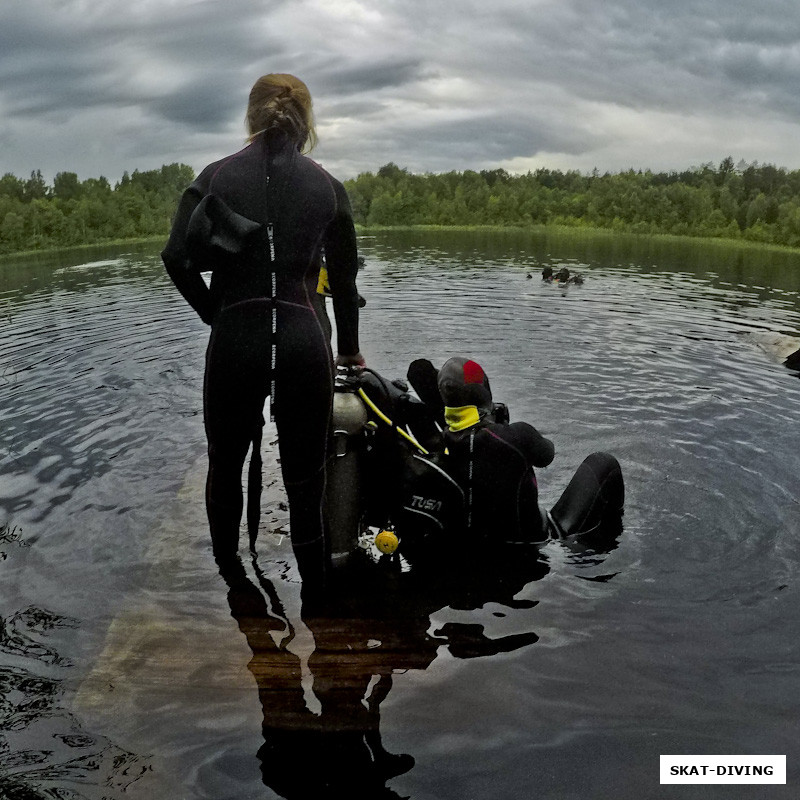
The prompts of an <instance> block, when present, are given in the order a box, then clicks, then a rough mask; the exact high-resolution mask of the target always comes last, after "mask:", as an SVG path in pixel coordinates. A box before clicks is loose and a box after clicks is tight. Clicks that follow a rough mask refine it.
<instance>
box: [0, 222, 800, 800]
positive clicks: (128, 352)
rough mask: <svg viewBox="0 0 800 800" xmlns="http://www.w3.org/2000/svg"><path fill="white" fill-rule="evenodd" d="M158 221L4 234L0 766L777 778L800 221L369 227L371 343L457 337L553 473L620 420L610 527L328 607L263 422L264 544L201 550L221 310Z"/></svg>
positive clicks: (542, 785) (382, 580)
mask: <svg viewBox="0 0 800 800" xmlns="http://www.w3.org/2000/svg"><path fill="white" fill-rule="evenodd" d="M157 249H158V248H157V246H152V247H149V248H141V249H139V250H136V251H133V250H128V251H126V252H120V251H107V250H98V251H97V252H92V253H91V254H90V255H89V256H86V255H85V254H83V255H78V256H69V255H65V256H63V257H61V258H60V259H56V260H55V261H53V260H46V261H44V262H38V261H35V260H33V261H28V262H25V263H7V262H4V263H3V264H1V265H0V325H1V326H2V333H3V336H2V338H0V432H1V433H2V440H1V441H0V528H1V529H2V536H0V572H2V584H0V585H2V599H3V608H2V613H0V617H2V631H1V632H2V641H1V642H0V681H1V684H0V685H2V692H1V693H0V701H1V702H2V712H0V741H2V744H1V745H0V785H1V786H2V789H0V794H2V795H3V796H8V797H9V798H28V797H42V798H45V797H46V798H55V797H60V798H73V799H74V798H83V797H85V798H92V799H94V798H97V800H101V799H102V798H104V797H107V798H115V800H121V798H122V797H126V798H145V799H146V800H151V799H152V798H157V799H158V800H160V799H161V798H172V797H180V796H186V797H192V798H193V800H197V799H202V798H209V799H210V800H225V798H236V800H242V799H243V798H264V797H286V798H290V797H299V796H304V794H303V793H304V792H305V796H308V793H309V792H311V791H312V790H313V792H314V794H315V796H316V795H317V794H318V795H320V796H325V794H324V792H325V791H326V790H327V789H326V787H330V786H339V785H346V786H349V789H348V791H349V792H350V794H351V796H358V794H359V793H360V794H361V795H363V796H377V797H380V796H386V797H392V796H400V797H408V796H412V797H414V798H415V800H427V798H436V800H449V798H463V797H472V796H474V797H482V798H506V797H529V796H538V797H542V798H578V797H580V798H590V800H591V799H592V798H605V797H611V796H613V797H617V798H640V797H649V796H654V792H656V791H657V790H654V789H653V787H654V785H656V783H657V771H656V770H657V767H655V766H653V765H654V764H657V762H658V755H659V754H660V753H671V752H675V753H680V752H685V753H703V752H710V753H713V752H719V753H737V752H744V753H759V752H761V753H786V754H787V755H788V756H789V757H788V759H787V763H788V765H789V767H788V768H789V785H788V787H773V788H774V793H773V794H771V796H774V797H779V798H783V797H788V796H792V794H791V793H789V794H785V793H783V794H782V793H781V792H782V790H783V789H784V788H785V789H786V790H787V792H788V791H789V790H790V789H791V788H792V783H796V782H797V780H798V778H800V776H799V775H798V773H797V767H796V766H793V765H796V764H798V763H800V758H798V756H800V753H798V752H797V741H798V740H800V731H798V726H797V720H798V719H800V706H799V705H798V702H799V701H798V700H797V692H796V683H797V679H798V677H800V671H799V670H798V666H797V665H798V664H800V653H798V646H797V643H796V639H795V638H792V637H787V631H791V630H793V629H794V626H795V618H796V608H797V601H798V587H800V581H799V580H798V578H799V577H800V571H799V570H798V564H800V545H798V539H797V535H796V534H797V532H798V531H799V530H800V491H799V490H798V485H797V481H796V475H797V474H798V472H800V454H798V451H797V448H796V446H795V444H794V442H793V440H792V437H791V436H790V435H789V434H790V432H791V431H792V430H794V427H795V425H796V420H797V415H798V411H799V410H800V382H798V381H797V377H796V375H797V374H796V372H792V371H790V370H788V369H786V368H784V367H782V366H781V364H780V363H777V361H773V360H771V359H770V358H769V357H768V356H767V354H765V352H764V347H767V346H768V342H769V341H772V338H771V337H773V336H784V337H785V336H788V337H797V336H798V335H800V268H798V267H799V266H800V264H798V259H797V256H796V255H794V254H790V253H788V252H787V253H783V252H767V251H758V250H736V249H733V250H732V249H726V248H725V247H723V246H721V245H710V246H707V245H703V244H700V243H694V242H690V243H674V242H668V241H666V240H661V239H653V240H648V239H635V238H617V237H610V236H603V237H599V238H597V237H595V238H589V237H577V238H576V237H567V238H564V237H563V236H553V235H550V236H543V235H540V234H531V233H526V232H519V233H511V234H497V233H483V232H478V233H475V234H465V233H454V232H441V233H431V234H424V235H423V234H419V233H415V234H380V235H377V236H367V237H364V238H363V240H362V243H361V251H362V253H363V254H364V255H365V257H366V261H367V266H366V268H365V269H364V270H363V271H362V272H361V273H360V279H359V288H360V290H361V293H362V294H364V295H365V297H366V298H367V306H366V308H365V309H364V312H363V329H364V335H363V349H364V351H365V354H366V355H367V358H368V361H369V363H370V364H371V365H372V366H374V367H375V368H376V369H378V370H379V371H381V372H382V373H383V374H385V375H387V376H389V377H399V376H401V375H403V374H404V372H405V369H406V368H407V366H408V364H409V362H410V361H411V360H412V359H414V358H417V357H420V356H423V357H427V358H430V359H431V360H432V361H433V362H434V364H436V365H437V366H438V365H440V364H441V363H442V362H443V361H444V360H445V359H446V358H448V357H450V356H451V355H454V354H461V355H469V356H472V357H474V358H476V359H477V360H478V361H479V362H480V363H481V364H482V365H483V366H484V367H485V368H486V369H487V372H488V373H489V375H490V378H491V380H492V387H493V389H494V393H495V395H496V397H497V399H498V400H501V401H503V402H506V403H507V404H508V405H509V408H510V410H511V415H512V419H515V420H519V419H522V420H526V421H529V422H531V423H532V424H534V425H535V426H536V427H537V428H539V429H540V430H541V431H542V432H543V433H544V434H545V435H546V436H548V438H551V439H552V440H553V441H554V442H555V445H556V459H555V461H554V462H553V464H552V465H551V466H550V467H549V468H548V469H546V470H542V471H540V473H539V484H540V493H541V497H542V502H543V504H545V505H552V503H553V502H554V501H555V500H556V499H557V497H558V496H559V495H560V493H561V491H562V490H563V488H564V486H565V485H566V482H567V481H568V479H569V477H570V476H571V475H572V473H573V472H574V470H575V468H576V467H577V465H578V464H579V463H580V461H581V460H582V459H583V458H584V456H586V455H587V454H588V453H590V452H593V451H596V450H607V451H610V452H613V453H614V454H615V455H616V456H617V457H618V458H619V460H620V462H621V463H622V467H623V472H624V474H625V479H626V488H627V506H626V515H625V532H624V534H623V536H622V537H621V539H620V540H619V542H612V543H607V544H606V546H605V547H595V548H585V549H584V548H581V547H580V546H578V544H577V543H571V545H570V546H569V547H567V546H566V545H565V544H562V543H556V542H553V543H550V544H548V545H546V546H545V547H543V548H542V550H541V552H540V553H537V554H529V555H528V557H519V556H516V557H515V558H513V559H512V560H511V562H510V563H508V562H503V563H500V564H492V563H490V561H489V556H488V554H486V553H472V552H467V553H460V552H458V548H457V547H456V553H455V555H454V559H453V562H452V563H448V564H446V565H442V566H441V569H440V570H438V571H437V572H436V574H435V575H434V576H433V579H430V577H429V579H428V580H426V581H424V582H421V581H422V579H421V577H420V576H417V577H414V575H413V574H410V575H409V574H405V573H404V574H402V575H397V574H396V573H393V572H391V571H389V573H388V574H386V573H384V572H383V571H382V570H381V571H379V570H377V569H376V570H372V571H371V572H369V573H367V574H366V575H359V576H352V580H351V581H350V582H349V584H348V585H347V586H346V587H345V589H346V591H345V590H343V591H342V592H341V593H340V594H338V595H337V597H338V600H337V602H336V604H335V605H334V606H333V607H332V608H329V609H328V610H327V612H326V613H325V614H321V613H320V612H319V610H318V609H317V608H315V607H313V606H309V604H308V602H305V603H303V598H302V597H301V591H300V585H299V582H298V579H297V575H296V571H295V568H294V564H293V560H292V556H291V547H290V546H289V543H288V541H287V539H286V531H287V514H286V510H285V505H283V504H284V497H283V494H282V492H281V489H280V481H279V480H278V464H277V454H276V448H275V446H274V429H268V431H267V436H266V437H265V452H264V456H265V466H264V477H265V493H264V497H263V500H262V522H261V531H260V535H259V539H258V552H257V557H256V558H255V559H254V560H251V559H246V561H245V563H244V565H243V567H242V571H241V572H239V573H237V574H226V575H224V576H220V575H219V574H218V573H217V572H216V568H215V567H214V564H213V559H212V558H211V554H210V545H209V541H208V535H207V530H206V523H205V518H204V516H205V515H204V509H203V490H202V486H203V479H204V455H203V453H204V447H205V442H204V436H203V429H202V419H201V395H200V390H201V381H202V366H203V351H204V347H205V340H206V336H207V330H206V329H205V327H204V326H203V325H202V323H200V322H199V321H198V320H196V319H195V318H194V317H193V315H192V313H191V311H190V310H189V309H187V308H186V307H185V305H184V304H183V302H182V300H181V299H180V297H178V296H177V293H175V292H174V290H173V289H172V287H171V285H170V284H169V282H168V281H167V279H166V278H165V276H164V274H163V270H162V268H161V267H160V264H159V261H158V256H157ZM546 265H550V266H552V267H554V268H558V267H560V266H562V265H565V266H568V267H569V268H570V269H571V270H574V271H578V272H581V273H583V275H584V278H585V284H584V285H583V286H569V287H566V288H565V287H559V286H554V285H549V284H545V283H543V282H542V281H541V280H540V277H539V275H540V272H541V269H542V267H543V266H546ZM528 275H530V276H531V277H530V278H528V277H527V276H528ZM244 541H245V537H243V542H244ZM313 765H316V768H315V769H314V768H312V766H313ZM715 788H718V787H704V792H703V793H702V794H695V795H689V794H687V796H692V797H703V798H706V797H708V798H712V800H716V798H721V797H728V796H730V795H726V794H724V793H721V792H720V791H715ZM723 788H724V787H723ZM771 791H772V790H771ZM741 796H742V797H745V796H747V797H757V796H759V795H757V794H756V795H744V794H743V795H741Z"/></svg>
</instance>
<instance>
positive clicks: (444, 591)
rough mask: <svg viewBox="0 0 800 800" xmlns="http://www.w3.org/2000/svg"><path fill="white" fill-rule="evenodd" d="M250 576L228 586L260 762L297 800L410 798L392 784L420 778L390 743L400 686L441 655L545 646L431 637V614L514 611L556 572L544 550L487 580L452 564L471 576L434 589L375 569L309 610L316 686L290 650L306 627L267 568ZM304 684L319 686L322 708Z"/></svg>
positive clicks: (474, 636) (237, 576) (387, 568)
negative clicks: (258, 710) (408, 776)
mask: <svg viewBox="0 0 800 800" xmlns="http://www.w3.org/2000/svg"><path fill="white" fill-rule="evenodd" d="M239 566H240V569H238V570H235V569H229V570H228V571H226V572H225V573H224V575H223V577H224V578H225V581H226V583H227V585H228V587H229V590H228V602H229V605H230V609H231V614H232V615H233V617H234V619H235V620H236V622H237V623H238V626H239V629H240V631H241V632H242V633H243V634H244V635H245V637H246V639H247V644H248V646H249V647H250V649H251V651H252V654H253V657H252V659H251V660H250V662H249V664H248V669H249V670H250V672H251V673H252V674H253V676H254V678H255V679H256V684H257V686H258V693H259V699H260V701H261V707H262V711H263V723H262V732H263V735H264V744H263V746H262V747H261V748H260V749H259V752H258V757H259V760H260V761H261V763H262V775H263V780H264V783H265V784H266V785H267V786H269V787H271V788H273V789H274V790H275V791H276V792H278V794H279V795H280V796H281V797H286V798H307V797H320V796H323V797H324V796H331V797H334V796H347V797H365V798H366V797H370V798H372V797H375V798H377V797H399V795H398V794H396V793H395V792H393V791H392V790H391V789H389V788H387V786H386V781H387V780H389V779H391V778H394V777H396V776H398V775H401V774H404V773H406V772H408V771H409V770H410V769H412V768H413V766H414V757H413V755H412V754H408V753H399V754H393V753H390V752H388V751H387V750H386V748H385V747H384V744H383V740H382V737H381V731H380V705H381V703H382V702H383V701H384V700H385V698H386V697H387V696H388V694H389V692H390V690H391V688H392V679H393V675H394V674H395V673H403V672H406V671H407V670H424V669H426V668H427V667H428V666H429V665H430V664H431V662H432V661H433V660H434V659H435V658H436V657H437V653H438V652H439V651H440V648H444V649H446V650H447V651H449V653H450V655H452V656H453V657H455V658H460V659H468V658H478V657H489V656H494V655H497V654H499V653H507V652H511V651H513V650H517V649H519V648H523V647H526V646H528V645H531V644H533V643H534V642H536V641H537V639H538V637H537V635H536V634H535V633H534V632H532V631H529V632H524V633H516V634H511V635H507V636H503V637H500V638H497V639H492V638H489V637H487V636H486V635H485V633H484V630H483V626H482V625H480V624H470V623H464V622H448V623H445V624H444V625H442V626H441V627H435V626H434V627H435V629H433V630H430V628H431V622H430V614H431V613H432V612H433V611H435V610H437V609H439V608H441V607H442V606H443V605H448V604H449V605H451V606H453V607H456V608H474V607H475V606H476V605H477V606H481V605H483V604H484V602H492V601H496V602H498V603H501V600H500V599H499V597H502V598H503V599H505V600H506V601H507V602H509V603H511V604H512V606H513V604H514V601H513V596H514V595H515V594H516V593H517V592H518V591H519V590H520V589H522V588H523V587H524V586H525V585H526V584H527V583H529V582H531V581H533V580H536V579H538V578H540V577H542V576H543V575H544V574H546V572H547V565H546V562H545V561H544V560H542V559H540V558H539V557H538V554H537V552H536V551H535V549H533V548H531V549H530V550H528V551H527V552H524V553H515V554H514V557H513V558H508V559H507V560H505V561H504V563H503V564H502V565H501V564H496V565H492V566H489V565H487V564H484V565H483V569H482V570H481V572H480V574H479V575H478V574H471V575H470V574H469V573H468V571H467V567H468V565H463V567H459V566H457V565H456V564H450V565H449V567H450V568H451V569H453V570H456V569H461V570H463V571H462V572H461V574H451V575H449V576H448V575H444V576H443V575H440V576H439V580H438V581H436V582H435V584H434V585H431V584H430V582H429V581H426V582H420V581H419V580H417V581H414V580H413V579H412V578H411V577H410V576H409V575H407V574H402V573H400V571H399V568H397V569H393V568H392V566H391V565H390V564H382V565H381V567H382V569H375V568H374V567H372V568H370V567H368V566H367V565H364V567H363V568H362V571H361V572H358V571H356V572H355V573H354V574H351V575H348V576H347V578H346V580H347V582H348V583H349V584H351V585H350V586H348V587H342V588H341V590H340V592H339V594H338V595H337V596H334V597H332V598H328V600H327V601H326V602H325V604H324V605H322V606H320V607H319V608H315V607H313V605H312V607H311V608H310V609H309V607H308V605H306V606H304V609H303V613H302V614H301V618H302V622H303V624H304V625H305V626H306V627H307V628H308V630H309V631H310V632H311V634H312V635H313V640H314V649H313V651H312V652H311V654H310V656H309V657H308V660H307V662H306V664H305V666H306V667H307V674H306V675H304V669H303V667H304V664H303V661H302V659H301V658H299V657H298V655H297V654H296V653H293V652H292V650H291V648H290V645H291V644H292V641H293V640H294V638H295V636H296V631H295V629H294V623H293V621H292V619H291V618H290V616H289V615H287V613H286V611H285V610H284V608H283V607H282V604H281V601H280V598H279V596H278V594H277V592H276V591H275V587H274V586H273V584H272V583H271V582H270V581H269V580H268V579H267V578H266V576H265V575H264V573H263V572H262V571H261V569H260V568H259V567H258V564H257V562H256V561H254V564H253V566H254V575H255V577H256V580H255V581H254V580H253V579H251V578H250V577H248V574H247V572H246V571H245V569H244V567H243V566H241V565H239ZM473 570H474V565H473ZM442 578H445V579H444V580H442ZM493 584H495V589H496V590H497V591H499V593H500V596H499V597H496V596H495V595H494V594H493V592H492V585H493ZM517 605H518V606H521V607H528V606H531V605H533V604H532V603H530V602H527V603H525V602H521V601H518V602H517ZM304 684H305V686H309V685H310V686H313V697H314V701H315V702H314V704H313V708H312V707H309V703H308V700H307V692H306V690H305V689H304ZM311 758H313V762H314V765H313V769H311V768H310V765H309V759H311Z"/></svg>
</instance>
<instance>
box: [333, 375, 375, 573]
mask: <svg viewBox="0 0 800 800" xmlns="http://www.w3.org/2000/svg"><path fill="white" fill-rule="evenodd" d="M359 386H360V381H359V378H358V374H357V373H356V372H355V371H351V370H348V369H346V368H340V369H338V370H337V375H336V381H335V383H334V393H333V413H332V416H331V432H332V447H331V450H330V455H329V457H328V464H327V480H326V487H325V517H326V526H327V532H328V541H329V545H330V554H331V563H332V565H333V566H334V567H337V566H341V565H343V564H344V563H345V562H346V561H347V559H348V557H349V556H350V554H351V553H352V552H354V551H355V550H356V548H357V545H358V536H359V533H360V524H361V517H362V514H363V493H364V487H363V479H362V465H361V461H362V450H363V437H364V430H365V427H366V425H367V422H368V416H367V409H366V406H365V405H364V403H363V402H362V400H361V398H360V397H359V395H358V389H359Z"/></svg>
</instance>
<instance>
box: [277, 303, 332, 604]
mask: <svg viewBox="0 0 800 800" xmlns="http://www.w3.org/2000/svg"><path fill="white" fill-rule="evenodd" d="M281 310H282V312H283V314H282V322H283V326H282V329H281V335H280V339H279V342H278V381H277V386H276V389H275V393H276V398H275V423H276V425H277V428H278V446H279V449H280V456H281V471H282V473H283V482H284V486H285V488H286V494H287V497H288V500H289V527H290V532H291V540H292V549H293V551H294V554H295V558H296V559H297V566H298V569H299V571H300V576H301V578H302V580H303V583H304V584H305V585H306V587H307V588H312V587H316V588H319V587H321V586H322V584H323V582H324V579H325V573H326V567H327V559H328V554H327V543H326V538H325V534H324V532H325V526H324V517H323V498H324V494H325V458H326V455H327V446H328V427H329V422H330V415H331V404H332V402H333V365H332V359H331V354H330V346H329V343H328V341H327V339H326V338H325V336H324V332H323V330H322V329H321V328H320V326H319V323H318V322H317V320H316V317H315V316H314V315H313V313H312V312H311V311H310V309H308V310H306V309H301V308H297V307H293V308H288V309H281Z"/></svg>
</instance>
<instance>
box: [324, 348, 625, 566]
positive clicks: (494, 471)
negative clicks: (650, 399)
mask: <svg viewBox="0 0 800 800" xmlns="http://www.w3.org/2000/svg"><path fill="white" fill-rule="evenodd" d="M355 381H356V383H355V384H354V386H357V387H358V388H357V392H358V393H359V394H360V395H361V397H362V399H363V400H364V401H365V403H366V404H367V407H368V409H370V410H369V411H367V410H365V411H364V412H363V413H364V417H363V419H364V420H365V424H364V427H363V430H364V431H365V433H364V434H360V433H356V434H355V435H356V436H360V435H363V436H367V437H368V444H366V445H361V446H359V445H355V446H354V448H353V451H354V452H355V453H357V454H358V458H359V459H361V463H360V467H359V468H358V473H359V474H360V475H361V476H362V479H363V482H362V489H363V491H362V492H359V494H361V496H363V497H365V498H367V500H366V509H365V512H364V514H363V521H365V522H366V524H367V525H368V526H370V527H376V526H377V527H385V528H388V529H389V533H388V534H387V535H385V536H384V533H381V534H380V536H381V537H383V538H379V539H377V540H376V545H377V546H378V548H379V549H381V550H383V551H384V552H387V553H388V552H393V550H394V548H396V547H397V542H398V539H399V540H400V542H401V544H400V552H401V553H402V554H403V555H404V556H406V557H408V558H410V559H411V561H412V562H417V563H419V561H420V560H421V561H425V560H427V555H428V554H430V553H431V552H434V551H436V549H437V547H438V546H439V545H441V546H443V547H444V548H449V547H450V545H451V544H452V541H453V540H452V538H451V537H452V536H456V537H457V540H458V542H459V544H460V545H465V544H468V543H476V542H477V541H482V542H485V543H487V544H490V543H496V544H501V545H502V544H534V543H537V542H544V541H547V540H548V539H550V538H564V537H568V536H569V537H572V536H574V535H585V534H599V536H606V535H610V536H616V535H617V534H618V533H619V531H620V530H621V517H622V510H623V503H624V493H625V492H624V484H623V480H622V473H621V470H620V466H619V463H618V462H617V460H616V458H614V456H612V455H610V454H608V453H592V454H591V455H590V456H588V457H587V458H586V459H585V460H584V461H583V463H582V464H581V465H580V467H579V468H578V470H577V472H576V473H575V476H574V477H573V478H572V480H571V481H570V483H569V485H568V486H567V488H566V490H565V491H564V493H563V494H562V496H561V498H560V499H559V501H558V502H557V503H556V504H555V506H554V507H553V508H552V509H551V510H550V511H546V510H544V509H541V508H540V507H539V492H538V484H537V480H536V474H535V469H536V468H541V467H545V466H547V465H548V464H550V463H551V462H552V460H553V457H554V453H555V448H554V446H553V443H552V442H551V441H550V440H549V439H547V438H545V437H544V436H542V434H541V433H539V431H537V430H536V428H534V427H533V426H532V425H529V424H528V423H526V422H513V423H512V422H509V417H508V411H507V409H506V407H505V406H504V405H502V404H499V403H495V402H494V401H493V398H492V393H491V388H490V386H489V379H488V377H487V375H486V373H485V372H484V370H483V369H482V367H481V366H480V365H479V364H477V363H476V362H475V361H473V360H471V359H466V358H451V359H449V360H448V361H447V362H446V363H445V364H444V365H443V367H442V368H441V370H436V368H435V367H434V366H433V365H432V364H431V362H430V361H428V360H426V359H418V360H416V361H414V362H412V364H411V365H410V367H409V370H408V381H409V383H410V384H411V386H412V387H413V389H414V391H415V392H416V395H417V398H418V399H417V398H415V397H413V396H412V395H410V394H409V393H408V391H407V390H408V386H407V385H405V384H404V383H403V382H402V381H392V382H389V381H386V380H385V379H383V378H381V377H380V376H379V375H378V374H377V373H374V371H371V370H365V371H363V372H362V373H361V375H360V377H357V378H356V379H355ZM335 405H336V404H335ZM368 417H369V422H366V420H367V418H368ZM334 427H337V425H336V423H335V425H334ZM355 429H356V430H361V428H360V425H357V426H355ZM406 432H410V433H411V436H408V435H406ZM409 442H410V444H409ZM349 449H350V448H349V447H346V448H344V450H349ZM344 450H341V452H344ZM346 461H347V459H343V458H338V457H337V458H336V459H334V460H333V461H332V462H329V472H330V471H331V470H333V471H336V470H340V469H342V468H343V467H344V464H345V462H346ZM329 477H330V478H331V479H330V480H329V483H330V484H331V485H335V486H337V487H340V486H341V484H340V482H338V481H336V480H335V479H334V477H335V476H329ZM328 509H329V525H330V528H331V530H334V531H335V530H336V529H337V524H336V520H337V519H343V518H344V516H343V513H340V512H344V511H345V509H352V499H351V498H348V496H347V493H346V492H343V491H341V489H340V488H337V490H336V492H335V493H332V494H331V495H329V498H328ZM337 513H338V517H337ZM355 538H356V534H353V535H352V537H351V540H355ZM383 545H386V549H385V550H384V547H383Z"/></svg>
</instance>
